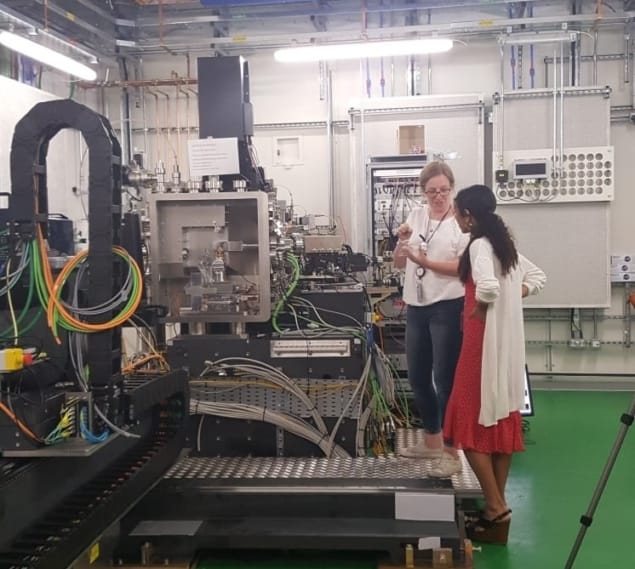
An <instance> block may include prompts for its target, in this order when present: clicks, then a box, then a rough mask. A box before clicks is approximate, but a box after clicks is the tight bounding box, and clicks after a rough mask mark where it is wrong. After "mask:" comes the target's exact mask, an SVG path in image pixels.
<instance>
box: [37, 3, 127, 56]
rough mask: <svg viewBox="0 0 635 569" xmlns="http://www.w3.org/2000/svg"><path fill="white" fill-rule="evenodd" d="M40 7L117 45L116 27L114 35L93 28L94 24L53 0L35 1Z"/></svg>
mask: <svg viewBox="0 0 635 569" xmlns="http://www.w3.org/2000/svg"><path fill="white" fill-rule="evenodd" d="M35 1H36V2H37V3H38V4H39V5H40V6H44V8H45V9H47V10H49V11H50V12H52V13H53V14H57V15H58V16H60V17H62V18H64V20H65V21H67V22H69V23H71V24H73V25H75V26H78V27H80V28H82V29H84V30H86V31H87V32H90V33H91V34H94V35H95V36H97V37H99V38H101V39H102V40H105V41H107V42H109V43H112V44H113V45H114V43H115V38H114V26H113V33H112V34H108V32H107V31H105V30H102V29H100V28H98V27H96V26H93V25H92V24H89V23H88V22H86V21H85V20H82V19H81V18H78V17H77V16H76V15H75V14H73V13H72V12H69V11H68V10H64V9H63V8H60V7H59V6H58V5H57V4H55V3H54V2H52V1H51V0H35Z"/></svg>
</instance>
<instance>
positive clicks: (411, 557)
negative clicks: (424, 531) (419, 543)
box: [405, 543, 415, 569]
mask: <svg viewBox="0 0 635 569" xmlns="http://www.w3.org/2000/svg"><path fill="white" fill-rule="evenodd" d="M405 566H406V569H414V566H415V551H414V547H412V544H411V543H409V544H408V545H406V551H405Z"/></svg>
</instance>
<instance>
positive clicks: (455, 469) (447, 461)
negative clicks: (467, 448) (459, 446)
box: [428, 452, 463, 478]
mask: <svg viewBox="0 0 635 569" xmlns="http://www.w3.org/2000/svg"><path fill="white" fill-rule="evenodd" d="M461 470H463V464H462V463H461V459H460V458H454V457H453V456H452V455H451V454H450V453H447V452H444V453H443V456H442V457H441V458H440V459H439V461H438V462H437V463H436V464H435V465H434V466H433V467H432V468H431V469H430V471H429V472H428V475H429V476H431V477H432V478H450V477H451V476H452V475H454V474H458V473H459V472H461Z"/></svg>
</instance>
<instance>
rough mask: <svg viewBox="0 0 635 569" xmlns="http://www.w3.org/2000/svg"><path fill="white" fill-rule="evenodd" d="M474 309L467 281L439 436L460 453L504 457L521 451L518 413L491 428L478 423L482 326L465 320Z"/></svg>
mask: <svg viewBox="0 0 635 569" xmlns="http://www.w3.org/2000/svg"><path fill="white" fill-rule="evenodd" d="M475 305H476V286H475V284H474V281H473V280H472V278H471V277H470V278H469V279H468V281H467V283H465V307H464V311H463V345H462V346H461V355H460V356H459V361H458V363H457V367H456V374H455V376H454V386H453V388H452V394H451V395H450V400H449V401H448V406H447V409H446V413H445V423H444V428H443V435H444V438H445V439H446V441H448V442H449V443H451V444H453V445H454V446H455V447H457V448H461V449H463V450H474V451H478V452H482V453H504V454H511V453H513V452H519V451H523V450H524V444H523V435H522V418H521V416H520V412H518V411H514V412H512V413H511V414H510V415H509V416H508V417H506V418H504V419H501V420H499V421H498V423H497V424H496V425H493V426H491V427H484V426H482V425H480V424H479V422H478V419H479V414H480V410H481V362H482V359H483V338H484V335H485V322H483V321H482V320H479V319H477V318H474V317H470V316H469V315H470V314H471V312H472V310H473V309H474V307H475Z"/></svg>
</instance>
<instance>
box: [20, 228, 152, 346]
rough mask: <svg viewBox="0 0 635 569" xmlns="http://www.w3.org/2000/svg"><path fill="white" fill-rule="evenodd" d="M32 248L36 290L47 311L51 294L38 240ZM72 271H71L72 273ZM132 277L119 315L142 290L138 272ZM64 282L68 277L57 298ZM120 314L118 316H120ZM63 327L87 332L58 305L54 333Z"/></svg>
mask: <svg viewBox="0 0 635 569" xmlns="http://www.w3.org/2000/svg"><path fill="white" fill-rule="evenodd" d="M31 250H32V255H33V270H34V272H35V284H36V291H37V294H38V298H39V300H40V304H41V305H42V308H43V309H44V310H45V311H46V310H47V308H48V303H49V295H48V289H47V287H46V280H45V278H44V273H43V263H42V258H41V255H40V250H39V247H38V243H37V241H36V240H33V241H32V242H31ZM115 253H116V254H117V255H118V256H119V257H121V258H122V259H124V260H125V261H127V262H128V264H129V265H130V261H129V257H126V256H125V255H124V253H123V252H120V251H115ZM70 274H71V273H69V275H70ZM132 279H133V286H132V294H131V295H130V298H129V299H128V302H127V303H126V305H125V307H124V308H123V310H122V311H121V312H120V313H119V315H121V314H123V313H125V312H126V311H127V310H129V309H130V308H131V307H132V305H133V304H134V302H135V299H136V297H137V295H138V293H139V290H140V283H139V279H138V277H137V274H136V273H135V272H134V271H133V273H132ZM64 284H66V279H65V280H64V282H63V283H62V286H60V287H59V290H58V292H57V298H58V299H59V298H60V297H61V294H62V290H63V288H64ZM119 315H118V316H117V317H116V318H118V317H119ZM60 326H61V327H62V328H64V329H66V330H69V331H71V332H86V331H85V330H82V329H80V328H78V327H76V326H75V325H74V324H72V323H70V322H68V321H66V320H65V319H64V318H63V317H62V315H61V314H59V311H58V309H57V307H55V308H54V316H53V328H52V331H53V334H54V335H55V336H56V335H57V329H58V327H60Z"/></svg>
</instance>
